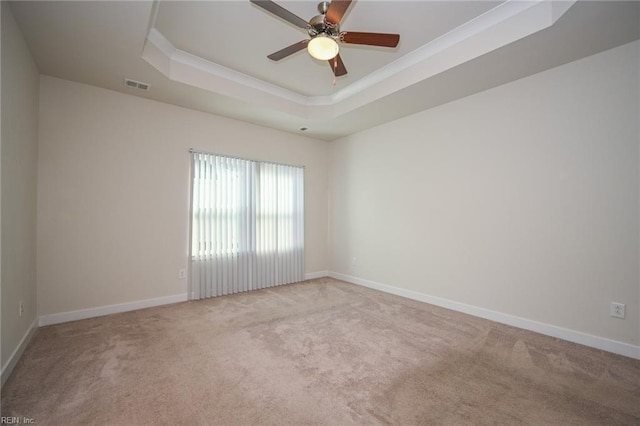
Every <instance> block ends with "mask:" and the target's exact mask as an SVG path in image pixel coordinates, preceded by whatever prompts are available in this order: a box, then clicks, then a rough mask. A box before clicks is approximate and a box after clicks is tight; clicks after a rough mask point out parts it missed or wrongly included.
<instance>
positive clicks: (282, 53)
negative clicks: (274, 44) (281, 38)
mask: <svg viewBox="0 0 640 426" xmlns="http://www.w3.org/2000/svg"><path fill="white" fill-rule="evenodd" d="M307 43H309V40H302V41H299V42H297V43H295V44H292V45H291V46H288V47H285V48H284V49H282V50H278V51H277V52H274V53H272V54H271V55H269V56H267V58H269V59H271V60H272V61H279V60H280V59H284V58H286V57H287V56H289V55H293V54H294V53H296V52H298V51H300V50H302V49H304V48H305V47H307Z"/></svg>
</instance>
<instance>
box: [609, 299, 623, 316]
mask: <svg viewBox="0 0 640 426" xmlns="http://www.w3.org/2000/svg"><path fill="white" fill-rule="evenodd" d="M624 308H625V304H624V303H616V302H611V306H610V308H609V309H610V311H609V315H611V316H612V317H616V318H624Z"/></svg>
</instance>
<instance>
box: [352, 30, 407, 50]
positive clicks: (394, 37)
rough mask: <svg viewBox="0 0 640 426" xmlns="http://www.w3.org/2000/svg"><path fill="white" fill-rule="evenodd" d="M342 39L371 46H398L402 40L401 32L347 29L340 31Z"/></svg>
mask: <svg viewBox="0 0 640 426" xmlns="http://www.w3.org/2000/svg"><path fill="white" fill-rule="evenodd" d="M340 40H341V41H343V42H345V43H351V44H366V45H369V46H383V47H396V46H397V45H398V42H399V41H400V34H384V33H359V32H351V31H345V32H343V33H340Z"/></svg>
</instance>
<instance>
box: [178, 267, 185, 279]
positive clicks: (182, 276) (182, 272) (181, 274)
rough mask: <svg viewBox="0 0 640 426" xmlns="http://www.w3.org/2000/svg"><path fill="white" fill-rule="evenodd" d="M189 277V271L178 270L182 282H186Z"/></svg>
mask: <svg viewBox="0 0 640 426" xmlns="http://www.w3.org/2000/svg"><path fill="white" fill-rule="evenodd" d="M186 277H187V271H186V270H185V269H184V268H182V269H178V278H180V279H181V280H184V279H185V278H186Z"/></svg>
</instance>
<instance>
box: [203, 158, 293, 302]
mask: <svg viewBox="0 0 640 426" xmlns="http://www.w3.org/2000/svg"><path fill="white" fill-rule="evenodd" d="M192 177H193V180H192V197H191V199H192V206H191V207H192V219H191V259H192V275H191V277H192V280H191V283H192V297H194V298H203V297H212V296H219V295H223V294H230V293H237V292H239V291H246V290H251V289H257V288H265V287H271V286H274V285H280V284H286V283H291V282H296V281H302V280H303V279H304V194H303V188H304V169H303V168H302V167H296V166H287V165H280V164H272V163H263V162H257V161H250V160H243V159H238V158H230V157H225V156H220V155H213V154H207V153H201V152H193V153H192Z"/></svg>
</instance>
